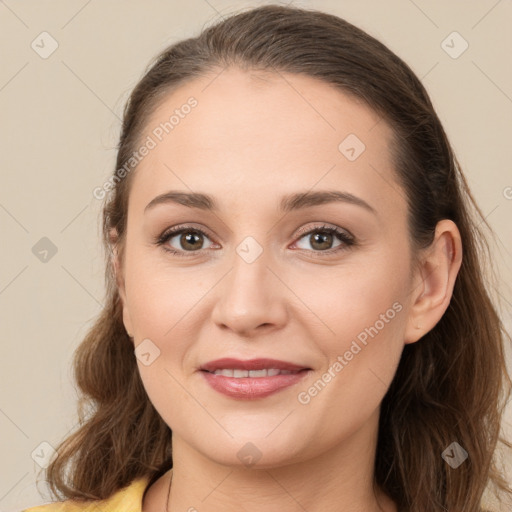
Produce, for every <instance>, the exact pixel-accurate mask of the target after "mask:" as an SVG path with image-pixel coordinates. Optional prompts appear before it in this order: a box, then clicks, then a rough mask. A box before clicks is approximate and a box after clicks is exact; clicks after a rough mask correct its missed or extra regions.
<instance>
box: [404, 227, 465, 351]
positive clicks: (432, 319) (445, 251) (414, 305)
mask: <svg viewBox="0 0 512 512" xmlns="http://www.w3.org/2000/svg"><path fill="white" fill-rule="evenodd" d="M461 264H462V242H461V237H460V233H459V230H458V228H457V225H456V224H455V223H454V222H453V221H451V220H448V219H443V220H441V221H439V222H438V223H437V226H436V232H435V236H434V240H433V242H432V244H431V245H430V246H429V247H428V248H427V249H425V250H424V253H423V254H422V255H421V259H420V264H419V269H418V272H417V273H416V276H415V280H414V281H415V282H414V286H413V291H412V294H413V296H412V300H411V309H410V312H409V318H408V320H407V326H406V331H405V337H404V341H405V343H414V342H416V341H418V340H419V339H420V338H421V337H422V336H424V335H425V334H426V333H427V332H429V331H430V330H431V329H433V328H434V327H435V325H436V324H437V323H438V322H439V320H440V319H441V318H442V316H443V314H444V312H445V311H446V309H447V308H448V305H449V304H450V300H451V298H452V294H453V287H454V285H455V279H456V277H457V274H458V272H459V269H460V266H461Z"/></svg>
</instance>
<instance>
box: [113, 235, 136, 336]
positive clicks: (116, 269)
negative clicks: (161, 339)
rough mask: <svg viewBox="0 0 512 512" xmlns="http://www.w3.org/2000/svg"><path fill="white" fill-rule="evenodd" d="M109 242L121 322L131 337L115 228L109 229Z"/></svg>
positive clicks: (130, 322) (131, 331)
mask: <svg viewBox="0 0 512 512" xmlns="http://www.w3.org/2000/svg"><path fill="white" fill-rule="evenodd" d="M109 235H110V244H111V247H112V257H111V258H112V259H111V263H112V269H113V272H114V276H115V279H116V284H117V290H118V293H119V297H120V299H121V304H122V308H123V324H124V327H125V329H126V332H127V334H128V336H129V337H130V338H133V334H132V333H133V326H132V321H131V318H130V313H129V310H128V304H127V300H126V288H125V282H124V275H123V268H122V265H121V262H120V259H119V253H118V235H117V231H116V230H115V228H112V229H111V230H110V234H109Z"/></svg>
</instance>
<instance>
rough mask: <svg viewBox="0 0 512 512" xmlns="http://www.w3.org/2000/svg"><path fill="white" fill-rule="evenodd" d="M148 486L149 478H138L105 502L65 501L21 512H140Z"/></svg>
mask: <svg viewBox="0 0 512 512" xmlns="http://www.w3.org/2000/svg"><path fill="white" fill-rule="evenodd" d="M148 485H149V477H145V478H139V479H137V480H134V481H133V482H132V483H131V484H130V485H129V486H128V487H125V488H124V489H121V490H119V491H117V492H116V493H114V494H113V495H112V496H111V497H110V498H107V499H106V500H96V501H82V502H78V501H76V500H66V501H59V502H56V503H49V504H47V505H39V506H37V507H32V508H27V509H25V510H22V511H21V512H100V511H101V512H142V497H143V496H144V491H145V490H146V488H147V486H148Z"/></svg>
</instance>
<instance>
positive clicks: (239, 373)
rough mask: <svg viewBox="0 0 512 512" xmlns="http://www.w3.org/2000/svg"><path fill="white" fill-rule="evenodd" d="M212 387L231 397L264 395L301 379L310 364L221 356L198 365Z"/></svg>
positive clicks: (308, 369) (250, 397)
mask: <svg viewBox="0 0 512 512" xmlns="http://www.w3.org/2000/svg"><path fill="white" fill-rule="evenodd" d="M199 370H200V372H201V373H202V374H203V375H204V377H205V380H206V382H207V383H208V384H209V385H210V386H211V388H212V389H214V390H215V391H218V392H219V393H222V394H224V395H226V396H228V397H230V398H237V399H245V400H247V399H256V398H264V397H266V396H269V395H271V394H273V393H276V392H278V391H281V390H283V389H285V388H288V387H290V386H292V385H294V384H297V383H298V382H299V381H301V380H302V379H303V378H304V376H305V375H307V374H308V373H309V372H310V371H311V368H309V367H305V366H301V365H298V364H295V363H290V362H287V361H279V360H276V359H268V358H265V359H251V360H248V361H242V360H239V359H232V358H224V359H217V360H215V361H210V362H209V363H206V364H204V365H202V366H201V367H200V368H199Z"/></svg>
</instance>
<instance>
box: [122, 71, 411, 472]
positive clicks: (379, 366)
mask: <svg viewBox="0 0 512 512" xmlns="http://www.w3.org/2000/svg"><path fill="white" fill-rule="evenodd" d="M191 97H193V99H191ZM171 116H174V117H171ZM165 123H167V124H165ZM390 139H391V131H390V129H389V127H388V126H387V125H386V123H385V122H384V121H382V120H380V121H379V116H378V115H377V114H376V113H374V112H373V111H372V110H370V109H368V108H367V107H366V106H364V105H363V104H361V103H360V102H356V100H354V99H352V98H350V97H349V96H347V95H344V94H342V93H341V92H339V91H338V90H336V89H334V88H333V87H331V86H329V85H327V84H325V83H323V82H320V81H317V80H315V79H313V78H309V77H305V76H298V75H290V74H285V73H283V74H261V73H256V72H254V73H253V72H243V71H239V70H236V69H228V70H225V71H223V72H222V73H220V74H219V75H213V74H212V75H210V76H208V77H203V78H201V79H196V80H195V81H193V82H190V83H188V84H187V85H184V86H182V87H180V88H179V89H178V90H176V91H175V92H173V93H171V94H169V95H168V96H167V97H166V98H165V100H164V101H163V102H162V103H161V104H160V106H159V108H158V109H157V110H156V111H155V112H154V114H153V115H152V116H151V118H150V120H149V122H148V124H147V126H146V131H145V133H144V134H143V135H142V138H141V143H140V147H142V146H143V145H145V146H146V148H147V149H146V150H141V151H139V154H140V155H144V156H143V157H142V159H141V161H140V163H139V164H138V167H137V170H136V171H134V172H135V175H134V176H133V182H132V184H131V191H130V197H129V207H128V224H127V238H126V246H125V253H124V261H123V268H122V276H123V279H124V283H122V284H121V297H122V299H123V304H124V323H125V326H126V329H127V331H128V332H129V333H130V334H131V335H132V336H133V337H134V343H135V346H136V347H137V351H136V354H137V364H138V367H139V371H140V375H141V378H142V380H143V383H144V386H145V388H146V390H147V393H148V395H149V398H150V399H151V401H152V403H153V404H154V406H155V408H156V409H157V411H158V412H159V414H160V415H161V416H162V418H163V419H164V420H165V422H166V423H167V424H168V425H169V426H170V428H171V429H172V431H173V438H174V442H180V443H185V445H186V446H188V447H189V448H190V449H192V450H194V451H195V452H196V453H197V454H199V455H200V456H205V457H207V458H208V459H210V460H213V461H216V462H219V463H222V464H227V465H241V464H251V462H248V461H253V462H258V464H260V465H261V467H265V466H266V467H271V466H272V465H284V464H287V463H291V462H298V461H305V460H308V459H311V458H312V457H316V456H319V455H321V454H323V453H326V452H328V451H329V450H331V451H332V450H333V449H336V448H337V447H338V448H339V447H341V446H343V445H344V444H345V445H346V443H345V441H347V440H349V439H350V438H352V439H355V438H354V437H352V436H354V435H355V434H357V435H356V437H359V439H361V442H362V443H367V442H368V439H369V438H370V437H371V436H372V435H374V434H375V432H376V430H375V429H376V427H377V422H378V415H379V405H380V403H381V401H382V399H383V397H384V395H385V393H386V391H387V388H388V386H389V384H390V383H391V380H392V379H393V376H394V373H395V370H396V367H397V365H398V362H399V359H400V355H401V352H402V349H403V346H404V343H407V342H412V341H416V340H415V339H414V335H413V334H412V332H414V329H413V328H412V326H411V325H410V323H411V322H410V319H409V311H410V306H411V301H412V299H413V297H414V289H415V285H414V283H413V280H412V279H413V277H414V276H412V275H411V249H410V245H409V235H408V229H407V220H406V219H407V206H406V202H405V194H404V192H403V190H401V188H400V187H399V185H398V184H397V182H396V180H395V178H394V174H393V170H392V162H391V160H390V154H389V149H388V143H389V141H390ZM363 145H364V146H363ZM170 192H175V193H179V194H180V196H179V197H180V198H178V195H174V198H175V200H172V197H171V195H168V196H167V200H165V198H162V197H161V196H162V195H164V194H169V193H170ZM189 194H198V195H201V197H202V195H205V196H208V197H209V201H207V200H204V198H203V199H201V197H200V198H199V200H198V201H196V200H195V199H194V197H192V198H189V199H187V197H188V195H189ZM302 194H304V196H301V195H302ZM336 194H337V196H336ZM308 195H311V198H310V199H307V200H306V198H307V197H308ZM158 197H160V199H156V200H155V198H158ZM336 197H337V199H336V200H334V199H335V198H336ZM173 227H179V228H180V229H181V228H186V229H185V231H184V232H183V233H181V234H180V233H178V234H173V235H170V237H169V238H167V239H166V240H165V239H162V240H161V242H162V243H161V244H160V245H159V244H158V243H157V241H158V240H159V239H160V238H161V237H162V235H165V234H166V233H165V232H166V231H168V230H169V229H170V228H173ZM327 228H334V229H336V230H338V231H339V234H338V233H336V232H329V231H325V229H327ZM194 230H196V231H194ZM197 230H201V231H203V232H204V234H202V233H201V232H198V231H197ZM164 238H165V237H164ZM173 250H174V251H177V254H173V253H172V252H171V251H173ZM222 358H234V359H238V360H241V361H247V360H254V359H274V360H279V361H281V362H285V363H292V364H294V365H297V367H298V368H302V369H306V370H303V371H301V372H300V373H298V374H293V375H288V376H284V375H278V376H272V372H270V373H271V375H270V376H268V375H267V377H261V376H258V375H260V374H261V375H263V374H264V373H265V372H260V374H253V373H251V374H250V376H249V377H241V378H239V377H238V376H240V375H245V374H242V373H238V372H237V374H236V375H235V374H233V377H229V376H226V375H214V374H208V373H207V372H205V371H203V370H201V369H200V368H201V367H203V366H204V365H205V364H206V363H209V362H212V361H215V360H218V359H222ZM262 365H263V366H264V367H265V368H275V367H276V366H279V365H277V363H265V362H264V363H262ZM214 366H215V364H214ZM219 366H220V367H221V368H229V367H231V368H237V364H235V363H227V364H226V365H219ZM238 366H240V365H238ZM256 368H257V367H256ZM210 369H212V368H210ZM259 369H260V370H261V367H260V368H259ZM207 376H208V378H207ZM257 379H262V380H260V381H258V380H257ZM242 381H244V382H242ZM219 382H220V384H218V383H219ZM216 383H217V384H216ZM280 386H284V387H280ZM248 443H251V444H248ZM251 457H252V458H251Z"/></svg>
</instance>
